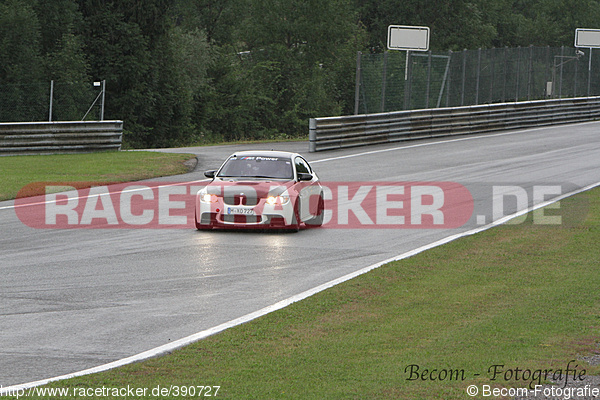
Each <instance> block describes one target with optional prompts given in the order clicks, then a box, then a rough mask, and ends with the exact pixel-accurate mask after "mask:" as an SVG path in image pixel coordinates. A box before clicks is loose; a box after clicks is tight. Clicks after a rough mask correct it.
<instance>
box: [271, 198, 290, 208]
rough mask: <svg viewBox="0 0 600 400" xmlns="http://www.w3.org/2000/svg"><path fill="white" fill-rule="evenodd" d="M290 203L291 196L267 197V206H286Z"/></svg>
mask: <svg viewBox="0 0 600 400" xmlns="http://www.w3.org/2000/svg"><path fill="white" fill-rule="evenodd" d="M288 201H290V196H269V197H267V204H268V205H270V206H274V205H276V204H286V203H287V202H288Z"/></svg>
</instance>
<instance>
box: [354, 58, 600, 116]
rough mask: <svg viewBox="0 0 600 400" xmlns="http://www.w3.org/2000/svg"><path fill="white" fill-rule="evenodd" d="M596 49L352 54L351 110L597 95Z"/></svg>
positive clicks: (599, 83) (598, 60)
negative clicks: (354, 64)
mask: <svg viewBox="0 0 600 400" xmlns="http://www.w3.org/2000/svg"><path fill="white" fill-rule="evenodd" d="M599 72H600V50H596V51H595V52H592V51H591V49H581V50H578V49H575V48H567V47H558V48H551V47H533V46H530V47H518V48H501V49H488V50H482V49H479V50H464V51H461V52H448V53H445V54H433V53H432V52H424V53H422V52H409V53H407V52H401V51H391V52H385V53H383V54H361V53H359V54H358V59H357V74H356V76H357V86H356V99H355V113H356V114H369V113H378V112H388V111H400V110H414V109H422V108H438V107H455V106H466V105H477V104H486V103H499V102H513V101H524V100H539V99H545V98H566V97H586V96H596V95H600V74H599Z"/></svg>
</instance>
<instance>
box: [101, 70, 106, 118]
mask: <svg viewBox="0 0 600 400" xmlns="http://www.w3.org/2000/svg"><path fill="white" fill-rule="evenodd" d="M105 97H106V79H103V80H102V108H101V109H100V121H104V98H105Z"/></svg>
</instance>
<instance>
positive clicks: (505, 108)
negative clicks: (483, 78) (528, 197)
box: [309, 97, 600, 152]
mask: <svg viewBox="0 0 600 400" xmlns="http://www.w3.org/2000/svg"><path fill="white" fill-rule="evenodd" d="M597 118H600V97H583V98H571V99H552V100H538V101H524V102H516V103H501V104H484V105H477V106H466V107H450V108H433V109H423V110H409V111H397V112H390V113H380V114H364V115H351V116H342V117H325V118H311V119H310V125H309V151H310V152H315V151H322V150H333V149H340V148H345V147H354V146H365V145H370V144H381V143H391V142H399V141H405V140H413V139H424V138H434V137H440V136H452V135H467V134H474V133H486V132H495V131H501V130H511V129H522V128H529V127H535V126H546V125H556V124H564V123H569V122H579V121H590V120H594V119H597Z"/></svg>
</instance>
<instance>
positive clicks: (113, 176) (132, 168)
mask: <svg viewBox="0 0 600 400" xmlns="http://www.w3.org/2000/svg"><path fill="white" fill-rule="evenodd" d="M192 157H193V156H192V155H189V154H167V153H158V152H150V151H148V152H145V151H120V152H104V153H92V154H63V155H47V156H11V157H0V172H1V175H2V180H1V181H0V201H1V200H8V199H14V198H15V197H16V195H17V193H18V191H19V190H20V189H21V188H23V186H25V185H27V184H29V183H34V182H75V181H83V182H101V183H114V182H130V181H137V180H142V179H150V178H155V177H159V176H168V175H176V174H181V173H185V172H187V167H186V166H185V165H184V164H183V163H184V161H186V160H189V159H190V158H192Z"/></svg>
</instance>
